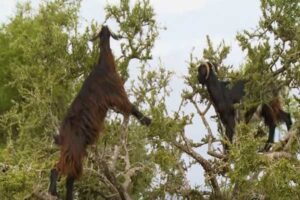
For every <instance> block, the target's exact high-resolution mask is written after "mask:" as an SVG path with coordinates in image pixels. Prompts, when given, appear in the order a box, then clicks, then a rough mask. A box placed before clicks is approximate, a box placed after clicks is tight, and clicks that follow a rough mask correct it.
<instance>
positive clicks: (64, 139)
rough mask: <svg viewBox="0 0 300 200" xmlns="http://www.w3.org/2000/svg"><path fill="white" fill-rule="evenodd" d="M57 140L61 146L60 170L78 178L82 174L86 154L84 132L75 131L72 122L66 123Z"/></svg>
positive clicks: (58, 165) (64, 173) (58, 166)
mask: <svg viewBox="0 0 300 200" xmlns="http://www.w3.org/2000/svg"><path fill="white" fill-rule="evenodd" d="M77 131H78V130H77ZM56 141H57V143H58V144H59V146H60V158H59V161H58V164H57V168H58V170H59V171H60V173H61V174H63V175H67V176H72V177H74V178H78V177H79V176H80V175H81V174H82V170H83V159H84V157H85V156H86V147H87V145H86V142H85V138H84V137H82V134H79V133H76V132H74V131H73V130H72V128H71V125H70V123H66V124H65V125H64V126H63V127H62V129H61V130H60V134H59V135H57V137H56Z"/></svg>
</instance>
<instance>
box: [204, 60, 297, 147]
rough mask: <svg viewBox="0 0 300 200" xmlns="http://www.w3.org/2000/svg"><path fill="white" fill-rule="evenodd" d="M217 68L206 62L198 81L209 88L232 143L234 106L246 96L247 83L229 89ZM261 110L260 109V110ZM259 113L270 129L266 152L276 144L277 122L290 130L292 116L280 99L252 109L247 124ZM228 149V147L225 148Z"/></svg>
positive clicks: (239, 83) (247, 117) (238, 82)
mask: <svg viewBox="0 0 300 200" xmlns="http://www.w3.org/2000/svg"><path fill="white" fill-rule="evenodd" d="M214 67H215V66H214V65H213V64H212V63H210V62H206V63H203V64H201V65H200V66H199V67H198V81H199V83H200V84H202V85H205V86H206V87H207V90H208V93H209V96H210V98H211V101H212V103H213V104H214V107H215V109H216V111H217V113H218V114H219V116H220V119H221V121H222V123H223V125H224V126H225V129H226V132H225V133H226V137H227V138H228V139H229V141H230V142H231V143H232V139H233V135H234V130H235V123H236V122H235V116H236V110H235V108H234V104H235V103H238V102H239V101H241V99H242V97H243V96H244V95H245V84H246V81H244V80H239V81H237V82H236V83H235V84H234V85H233V87H232V88H231V89H230V88H228V87H227V85H228V82H224V81H220V80H218V77H217V76H216V74H215V72H214V70H213V68H214ZM258 108H260V109H258ZM255 112H258V115H259V116H260V117H262V118H263V119H264V122H265V124H266V125H267V126H268V128H269V137H268V140H267V143H266V145H265V147H264V149H265V150H268V149H269V148H270V144H271V143H273V142H274V133H275V128H276V124H277V122H281V121H283V122H285V124H286V127H287V129H288V130H289V129H290V128H291V125H292V120H291V116H290V114H289V113H287V112H284V111H283V110H282V107H281V104H280V101H279V99H278V98H274V99H273V100H272V101H271V102H270V103H269V104H262V105H259V106H256V107H253V108H251V109H250V110H248V111H247V112H246V114H245V122H246V123H248V122H249V121H250V119H251V118H252V116H253V114H254V113H255ZM225 148H227V145H226V146H225Z"/></svg>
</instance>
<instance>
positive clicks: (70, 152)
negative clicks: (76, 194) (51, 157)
mask: <svg viewBox="0 0 300 200" xmlns="http://www.w3.org/2000/svg"><path fill="white" fill-rule="evenodd" d="M110 36H112V37H113V38H114V39H117V37H116V35H114V34H113V33H112V32H111V31H110V30H109V28H108V27H107V26H102V29H101V31H100V33H99V34H98V35H97V36H96V37H97V38H100V58H99V61H98V63H97V64H96V66H95V68H94V69H93V71H92V72H91V73H90V74H89V76H88V77H87V78H86V80H85V81H84V83H83V85H82V87H81V89H80V91H79V93H78V95H77V96H76V98H75V99H74V101H73V102H72V104H71V106H70V108H69V110H68V112H67V114H66V116H65V118H64V120H63V123H62V125H61V127H60V129H59V134H58V135H57V136H56V137H55V142H56V143H57V144H58V145H59V146H60V159H59V161H58V163H57V164H56V166H55V168H54V169H52V170H51V175H50V186H49V193H50V194H51V195H54V196H57V190H56V187H57V185H56V184H57V183H56V182H57V179H58V177H59V175H66V176H67V181H66V188H67V194H66V199H67V200H71V199H73V185H74V180H75V179H77V178H78V177H80V175H81V174H82V169H83V166H82V165H83V163H82V162H83V159H84V157H85V155H86V148H87V146H88V145H90V144H93V143H94V142H95V141H96V140H97V138H98V137H99V134H100V132H101V131H102V129H103V122H104V119H105V117H106V114H107V111H108V109H115V110H117V111H119V112H121V113H122V114H123V115H125V116H129V115H130V114H131V115H134V116H135V117H136V118H137V119H138V120H139V121H140V123H141V124H143V125H150V123H151V119H149V118H148V117H146V116H144V115H143V114H142V113H141V112H139V110H138V109H137V108H136V107H135V106H134V105H133V104H132V103H130V101H129V100H128V97H127V94H126V92H125V89H124V86H123V81H122V79H121V77H120V76H119V74H118V73H117V71H116V64H115V60H114V56H113V54H112V52H111V49H110V42H109V39H110ZM94 39H95V38H94Z"/></svg>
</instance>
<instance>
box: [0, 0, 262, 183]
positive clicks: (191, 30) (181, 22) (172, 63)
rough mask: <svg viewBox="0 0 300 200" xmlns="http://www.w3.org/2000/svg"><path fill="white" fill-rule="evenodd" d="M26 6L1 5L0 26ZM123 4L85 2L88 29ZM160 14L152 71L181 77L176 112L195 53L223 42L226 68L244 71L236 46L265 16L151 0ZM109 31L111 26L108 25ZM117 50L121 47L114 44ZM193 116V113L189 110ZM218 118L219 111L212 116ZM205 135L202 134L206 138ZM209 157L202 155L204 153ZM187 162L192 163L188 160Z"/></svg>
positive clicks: (195, 178) (198, 2)
mask: <svg viewBox="0 0 300 200" xmlns="http://www.w3.org/2000/svg"><path fill="white" fill-rule="evenodd" d="M24 1H25V0H0V23H1V22H7V20H8V19H9V16H12V15H13V13H14V11H15V10H16V9H15V5H16V3H17V2H24ZM31 2H32V4H33V7H35V8H36V7H37V5H38V4H39V2H41V1H38V0H32V1H31ZM107 2H109V3H115V2H118V1H117V0H111V1H108V0H107V1H103V0H102V1H101V0H83V1H82V7H81V10H80V15H81V17H82V18H81V20H82V23H83V25H84V24H88V23H89V22H91V21H92V20H96V21H97V22H99V23H102V22H103V21H104V9H103V8H104V6H105V5H106V3H107ZM150 2H151V4H152V5H153V7H154V10H155V12H156V18H157V21H158V22H159V24H160V25H162V26H165V27H166V28H167V29H166V30H162V31H161V32H160V36H159V38H158V40H157V42H156V44H155V47H154V49H153V61H151V65H158V63H159V60H161V62H162V64H163V66H164V67H165V68H166V69H168V70H172V71H174V72H175V76H174V78H173V80H172V82H171V88H172V89H173V92H172V94H171V97H170V98H169V100H168V102H167V103H168V105H169V106H170V109H171V110H172V109H176V107H178V104H179V101H180V91H181V90H182V89H183V88H184V85H183V79H182V77H183V76H184V75H186V74H187V68H188V64H187V61H188V60H189V55H190V53H191V52H192V49H194V54H195V55H196V56H197V57H200V56H201V52H202V50H203V48H204V47H205V46H206V35H209V36H210V38H211V40H212V41H213V43H214V44H218V43H220V42H221V41H222V40H224V41H225V43H226V44H227V45H230V46H231V53H230V54H229V57H228V58H227V59H226V60H225V63H226V64H230V65H233V66H234V67H235V68H238V67H239V66H240V65H241V64H242V63H243V60H244V59H245V55H244V54H243V52H242V51H241V50H240V49H239V47H238V43H237V41H236V40H235V36H236V34H237V32H240V31H243V30H245V29H246V30H249V29H254V28H255V27H256V26H257V25H258V21H259V17H260V15H261V13H260V2H259V0H243V1H242V0H150ZM108 25H109V24H108ZM113 45H114V46H117V45H118V43H117V42H113ZM132 65H134V63H133V64H131V66H130V72H129V73H130V74H136V73H137V70H136V68H135V66H132ZM187 109H188V110H189V111H190V112H193V109H192V108H191V107H187ZM211 112H212V113H213V112H214V111H213V110H212V111H211ZM199 123H200V121H199V120H198V121H195V123H194V124H195V125H193V126H191V127H188V128H187V132H188V136H189V137H190V138H192V139H194V140H199V139H201V138H202V137H203V135H201V134H204V133H203V130H204V128H203V125H201V124H199ZM201 130H202V133H201ZM201 152H204V151H203V150H202V151H201V150H200V153H201ZM185 159H186V160H187V161H188V160H189V159H187V158H185ZM187 176H188V179H189V180H190V182H191V185H196V184H200V185H203V180H204V177H203V171H202V169H201V168H200V167H192V168H191V169H190V171H189V172H188V174H187Z"/></svg>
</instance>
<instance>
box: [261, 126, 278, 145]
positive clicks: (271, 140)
mask: <svg viewBox="0 0 300 200" xmlns="http://www.w3.org/2000/svg"><path fill="white" fill-rule="evenodd" d="M275 128H276V126H275V124H272V125H270V126H269V137H268V140H267V142H266V144H265V147H264V150H265V151H269V149H270V148H271V147H272V144H273V143H274V134H275Z"/></svg>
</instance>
